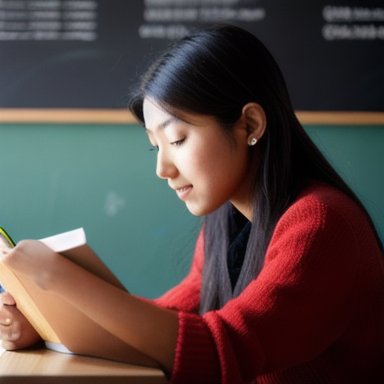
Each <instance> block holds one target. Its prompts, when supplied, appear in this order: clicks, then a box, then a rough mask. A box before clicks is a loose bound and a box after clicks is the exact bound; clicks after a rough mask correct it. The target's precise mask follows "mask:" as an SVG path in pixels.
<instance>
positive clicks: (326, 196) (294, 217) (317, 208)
mask: <svg viewBox="0 0 384 384" xmlns="http://www.w3.org/2000/svg"><path fill="white" fill-rule="evenodd" d="M300 222H302V223H305V224H306V225H307V226H310V227H311V228H312V229H313V230H314V231H319V230H324V229H326V228H327V229H328V230H329V229H331V231H332V230H335V231H339V230H340V229H341V228H343V230H344V231H345V230H348V231H349V232H350V233H351V234H352V233H353V234H359V236H360V235H361V233H362V232H364V234H367V233H373V230H372V227H371V225H370V223H369V220H368V218H367V215H366V213H365V212H364V211H363V210H362V208H361V207H360V206H358V204H357V203H356V202H355V201H354V200H352V198H350V197H349V196H347V195H346V194H345V193H344V192H342V191H340V190H339V189H337V188H335V187H333V186H331V185H329V184H326V183H323V182H318V181H315V182H312V183H311V184H310V185H308V186H307V187H306V188H304V189H303V190H302V191H301V192H300V193H299V195H298V196H297V198H296V200H295V201H294V202H293V204H292V205H291V206H290V207H289V208H288V209H287V211H286V212H285V213H284V214H283V216H282V217H281V218H280V221H279V223H280V224H283V226H286V224H287V223H290V225H292V224H293V223H296V224H299V223H300ZM279 223H278V226H279ZM284 223H285V225H284Z"/></svg>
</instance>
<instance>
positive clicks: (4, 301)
mask: <svg viewBox="0 0 384 384" xmlns="http://www.w3.org/2000/svg"><path fill="white" fill-rule="evenodd" d="M0 340H1V346H2V347H3V348H4V349H7V350H15V349H22V348H27V347H29V346H31V345H33V344H36V343H37V342H39V341H40V340H41V338H40V336H39V334H38V333H37V332H36V331H35V329H34V328H33V327H32V325H31V324H30V323H29V321H28V320H27V319H26V318H25V317H24V315H23V314H22V313H21V312H20V311H19V310H18V309H17V307H16V302H15V300H14V298H13V297H12V296H11V294H9V293H8V292H3V293H0Z"/></svg>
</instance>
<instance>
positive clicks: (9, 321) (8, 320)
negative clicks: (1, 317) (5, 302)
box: [5, 317, 12, 325]
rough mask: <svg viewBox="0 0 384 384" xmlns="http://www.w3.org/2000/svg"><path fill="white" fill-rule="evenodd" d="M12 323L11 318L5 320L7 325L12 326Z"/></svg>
mask: <svg viewBox="0 0 384 384" xmlns="http://www.w3.org/2000/svg"><path fill="white" fill-rule="evenodd" d="M11 323H12V320H11V319H10V318H9V317H7V318H6V319H5V325H11Z"/></svg>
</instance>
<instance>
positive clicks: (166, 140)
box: [143, 99, 252, 218]
mask: <svg viewBox="0 0 384 384" xmlns="http://www.w3.org/2000/svg"><path fill="white" fill-rule="evenodd" d="M143 112H144V120H145V126H146V131H147V134H148V136H149V140H150V142H151V144H152V145H153V146H154V147H156V149H157V150H158V153H157V166H156V173H157V176H159V177H160V178H162V179H166V180H168V184H169V186H170V187H171V188H172V189H174V190H175V192H176V194H177V195H178V197H179V198H180V199H181V200H183V201H184V202H185V204H186V205H187V208H188V209H189V211H190V212H191V213H192V214H194V215H196V216H202V215H206V214H209V213H211V212H213V211H214V210H216V209H217V208H219V207H220V206H221V205H222V204H224V203H225V202H226V201H228V200H230V201H232V203H233V204H234V205H235V206H236V207H237V208H238V209H239V210H240V211H241V212H243V214H244V215H246V216H247V217H248V218H250V216H251V210H252V208H251V206H252V205H251V204H249V196H250V193H249V192H250V188H249V185H250V181H249V180H250V178H249V177H248V172H249V169H248V163H249V147H248V144H247V137H248V135H247V130H246V126H245V124H244V122H243V119H242V118H240V119H239V120H238V121H237V122H236V124H235V126H234V128H233V140H231V139H229V138H228V136H226V134H225V133H224V132H223V129H222V128H221V127H220V126H219V124H218V122H217V121H216V119H215V118H213V117H211V116H206V115H195V114H189V113H183V115H182V120H181V119H180V118H176V117H174V116H172V115H170V114H169V113H168V112H166V111H164V110H163V109H161V108H160V107H159V106H158V105H156V103H155V102H154V101H152V100H151V99H145V100H144V105H143Z"/></svg>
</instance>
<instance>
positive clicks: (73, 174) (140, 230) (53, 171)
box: [0, 124, 384, 298]
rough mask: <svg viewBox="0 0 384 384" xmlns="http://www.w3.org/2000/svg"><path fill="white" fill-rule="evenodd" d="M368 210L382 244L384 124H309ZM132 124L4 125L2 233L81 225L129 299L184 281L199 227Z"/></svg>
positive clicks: (0, 133) (0, 141) (19, 235)
mask: <svg viewBox="0 0 384 384" xmlns="http://www.w3.org/2000/svg"><path fill="white" fill-rule="evenodd" d="M306 129H307V131H308V133H309V134H310V136H311V137H312V138H313V139H314V141H315V142H316V143H317V144H318V145H319V147H320V149H321V150H322V151H323V152H324V153H325V155H326V156H327V157H328V158H329V159H330V160H331V161H332V163H333V164H334V165H335V167H336V168H337V169H338V170H339V171H340V173H341V174H342V176H344V177H345V179H346V180H347V181H348V182H349V183H350V185H351V186H352V187H353V188H354V190H355V191H356V192H357V193H358V195H359V196H360V197H361V198H362V200H363V202H364V203H365V204H366V206H367V208H368V209H369V211H370V212H371V214H372V216H373V218H374V221H375V223H376V225H377V228H378V230H379V234H380V237H381V239H383V240H384V171H383V164H384V126H307V127H306ZM149 147H150V145H149V143H148V140H147V138H146V135H145V133H144V132H143V130H142V129H141V128H139V127H138V126H135V125H60V124H56V125H52V124H51V125H50V124H46V125H41V124H0V180H1V181H0V226H2V227H4V228H5V229H6V230H7V231H8V232H9V233H10V235H11V236H12V237H13V238H14V240H16V241H18V240H21V239H23V238H42V237H46V236H50V235H53V234H56V233H59V232H63V231H67V230H71V229H75V228H78V227H84V228H85V231H86V234H87V238H88V243H89V244H90V245H91V246H92V247H93V248H94V249H95V250H96V252H97V253H98V254H99V255H100V257H101V258H102V259H103V260H104V261H105V262H106V263H107V265H108V266H109V267H110V268H111V269H112V270H113V272H114V273H115V274H116V275H117V276H118V277H119V278H120V279H121V280H122V282H123V283H124V284H125V285H126V287H127V288H128V289H129V290H130V291H131V292H133V293H135V294H139V295H143V296H145V297H149V298H153V297H156V296H158V295H160V294H161V293H163V292H164V291H165V290H167V289H169V288H170V287H172V286H173V285H175V284H177V283H178V282H179V281H180V280H181V279H182V277H183V276H185V274H186V273H187V271H188V269H189V266H190V262H191V257H192V252H193V246H194V240H195V238H196V236H197V232H198V228H199V225H200V219H198V218H195V217H193V216H192V215H191V214H190V213H189V212H188V211H187V210H186V208H185V206H184V204H183V203H182V202H181V201H179V200H178V199H177V197H176V196H175V194H174V192H173V191H171V190H170V189H169V188H168V186H167V182H166V181H164V180H160V179H158V178H157V177H156V176H155V162H156V153H154V152H151V151H149V150H148V149H149Z"/></svg>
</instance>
